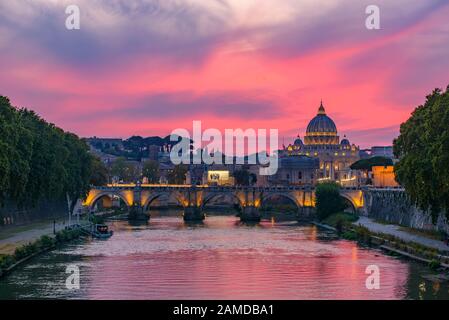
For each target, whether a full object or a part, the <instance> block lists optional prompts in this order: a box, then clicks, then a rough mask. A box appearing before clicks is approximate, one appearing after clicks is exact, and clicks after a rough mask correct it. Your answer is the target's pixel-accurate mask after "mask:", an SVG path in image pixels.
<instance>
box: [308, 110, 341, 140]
mask: <svg viewBox="0 0 449 320" xmlns="http://www.w3.org/2000/svg"><path fill="white" fill-rule="evenodd" d="M304 142H305V144H339V139H338V136H337V126H336V125H335V123H334V121H333V120H332V119H331V118H329V117H328V116H327V115H326V110H325V109H324V106H323V101H321V103H320V107H319V108H318V113H317V115H316V116H315V117H314V118H313V119H312V120H310V122H309V125H308V126H307V130H306V136H305V137H304Z"/></svg>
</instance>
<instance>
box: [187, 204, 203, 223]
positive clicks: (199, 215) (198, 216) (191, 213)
mask: <svg viewBox="0 0 449 320" xmlns="http://www.w3.org/2000/svg"><path fill="white" fill-rule="evenodd" d="M204 218H205V217H204V213H203V211H202V210H201V207H197V206H188V207H185V208H184V221H203V220H204Z"/></svg>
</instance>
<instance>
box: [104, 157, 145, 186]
mask: <svg viewBox="0 0 449 320" xmlns="http://www.w3.org/2000/svg"><path fill="white" fill-rule="evenodd" d="M111 174H112V175H113V176H116V177H118V178H119V179H120V180H123V182H135V181H136V180H137V179H139V171H138V168H137V166H136V165H135V164H133V163H131V162H129V161H127V160H126V158H124V157H120V158H117V159H116V160H115V161H114V162H113V163H112V166H111Z"/></svg>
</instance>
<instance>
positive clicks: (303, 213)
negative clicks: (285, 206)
mask: <svg viewBox="0 0 449 320" xmlns="http://www.w3.org/2000/svg"><path fill="white" fill-rule="evenodd" d="M314 213H315V208H313V207H300V208H299V209H298V213H297V216H298V221H310V219H311V218H312V217H313V214H314Z"/></svg>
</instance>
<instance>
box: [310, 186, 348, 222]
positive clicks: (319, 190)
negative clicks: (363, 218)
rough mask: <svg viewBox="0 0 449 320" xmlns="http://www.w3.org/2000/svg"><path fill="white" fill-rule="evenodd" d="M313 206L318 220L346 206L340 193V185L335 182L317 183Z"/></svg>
mask: <svg viewBox="0 0 449 320" xmlns="http://www.w3.org/2000/svg"><path fill="white" fill-rule="evenodd" d="M315 207H316V213H317V216H318V219H319V220H324V219H326V218H327V217H329V216H330V215H332V214H334V213H338V212H341V211H343V210H344V209H345V208H346V204H345V201H344V200H343V198H342V197H341V195H340V185H339V184H337V183H335V182H323V183H319V184H318V185H317V187H316V189H315Z"/></svg>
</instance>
